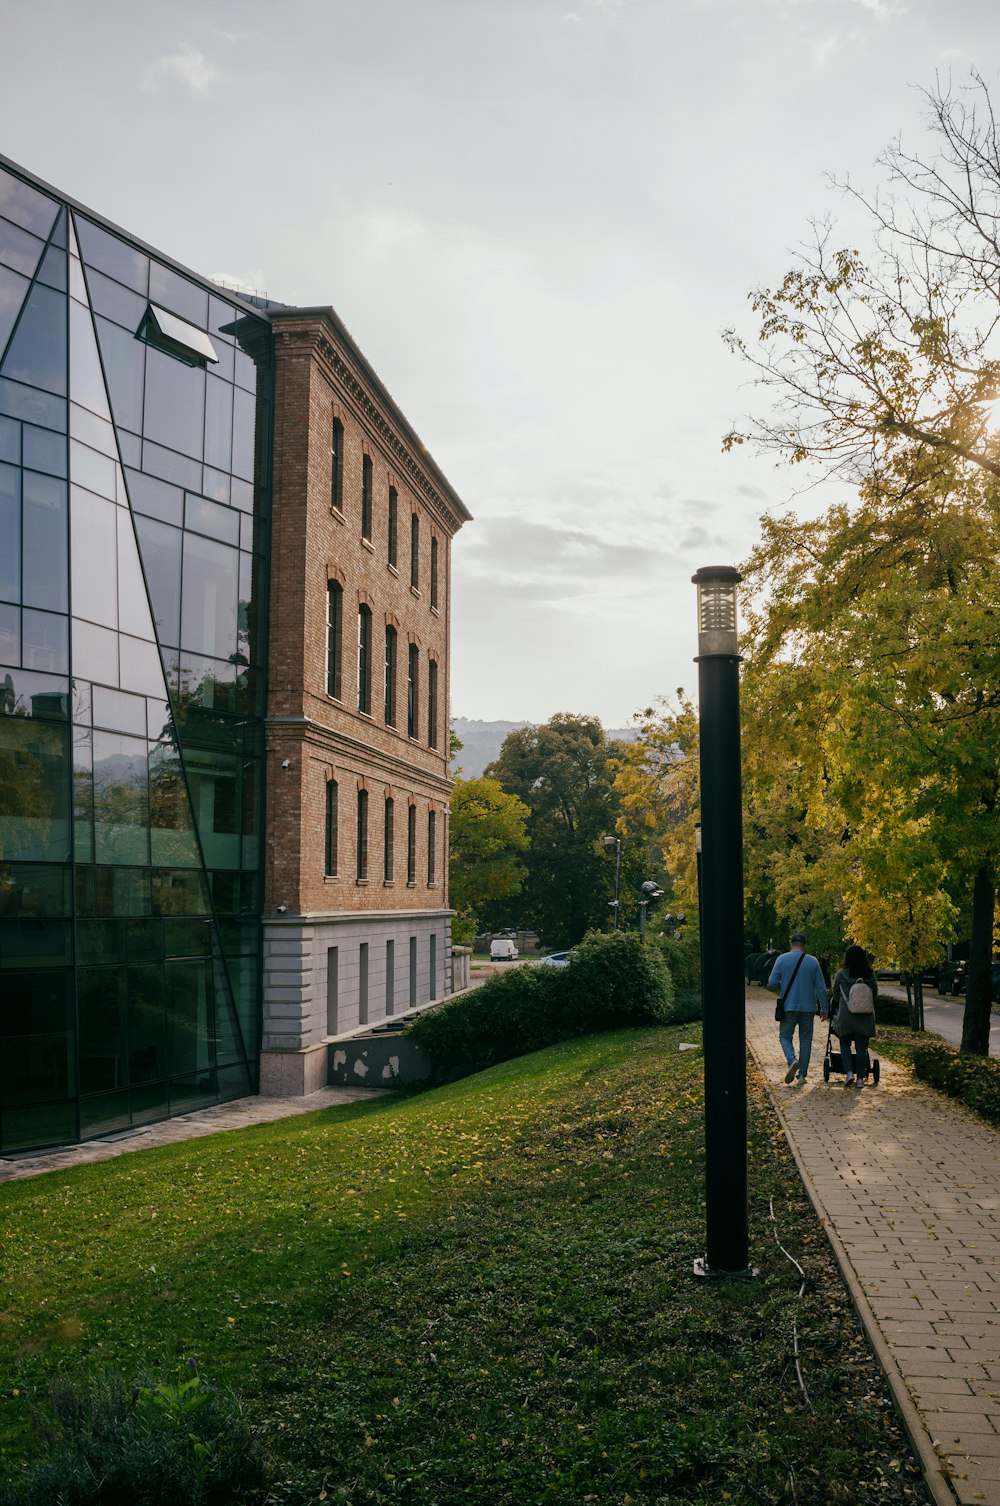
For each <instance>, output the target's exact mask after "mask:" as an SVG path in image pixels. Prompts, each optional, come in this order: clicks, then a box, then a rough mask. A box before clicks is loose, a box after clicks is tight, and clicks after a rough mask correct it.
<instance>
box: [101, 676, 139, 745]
mask: <svg viewBox="0 0 1000 1506" xmlns="http://www.w3.org/2000/svg"><path fill="white" fill-rule="evenodd" d="M94 726H95V727H102V728H104V729H106V730H107V731H111V732H131V733H133V734H134V735H136V736H138V737H145V735H146V701H145V698H144V697H143V696H138V695H126V693H125V691H123V690H109V689H108V688H107V687H106V686H104V685H95V686H94Z"/></svg>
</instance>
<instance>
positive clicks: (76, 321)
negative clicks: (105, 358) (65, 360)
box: [69, 302, 111, 419]
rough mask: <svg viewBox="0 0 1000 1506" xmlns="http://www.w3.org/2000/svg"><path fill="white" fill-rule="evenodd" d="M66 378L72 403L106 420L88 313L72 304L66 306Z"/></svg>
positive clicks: (95, 344) (92, 327)
mask: <svg viewBox="0 0 1000 1506" xmlns="http://www.w3.org/2000/svg"><path fill="white" fill-rule="evenodd" d="M69 376H70V384H71V390H72V393H73V401H74V402H75V403H82V404H83V406H84V407H85V408H90V409H91V410H92V412H94V413H96V414H97V415H98V417H100V418H108V419H109V418H110V417H111V414H110V412H109V410H108V395H107V392H106V391H105V389H104V373H103V372H102V371H101V363H100V361H99V360H98V356H97V341H96V339H95V337H94V326H93V324H92V322H91V318H90V310H89V309H86V308H84V307H83V306H82V304H79V303H75V302H74V303H71V304H70V306H69Z"/></svg>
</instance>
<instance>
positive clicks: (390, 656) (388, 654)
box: [385, 623, 397, 727]
mask: <svg viewBox="0 0 1000 1506" xmlns="http://www.w3.org/2000/svg"><path fill="white" fill-rule="evenodd" d="M396 649H397V635H396V629H395V628H394V627H393V626H392V624H391V623H386V628H385V724H386V726H387V727H395V725H396Z"/></svg>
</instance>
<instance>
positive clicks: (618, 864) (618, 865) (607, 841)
mask: <svg viewBox="0 0 1000 1506" xmlns="http://www.w3.org/2000/svg"><path fill="white" fill-rule="evenodd" d="M603 841H604V845H605V847H613V848H614V849H615V897H614V899H613V900H612V901H611V908H612V909H613V910H614V912H615V926H614V928H615V930H616V931H617V929H618V916H619V914H620V912H621V904H620V902H619V899H618V889H619V884H620V882H621V876H622V839H621V837H604V838H603Z"/></svg>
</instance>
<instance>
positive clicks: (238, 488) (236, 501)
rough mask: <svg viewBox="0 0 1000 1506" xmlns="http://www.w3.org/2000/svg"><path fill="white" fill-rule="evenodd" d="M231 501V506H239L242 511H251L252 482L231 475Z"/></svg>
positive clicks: (252, 507) (252, 505)
mask: <svg viewBox="0 0 1000 1506" xmlns="http://www.w3.org/2000/svg"><path fill="white" fill-rule="evenodd" d="M232 501H233V506H234V507H238V508H240V509H241V510H242V511H243V512H253V510H254V489H253V482H252V481H240V480H238V479H237V477H235V476H234V477H233V481H232Z"/></svg>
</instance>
